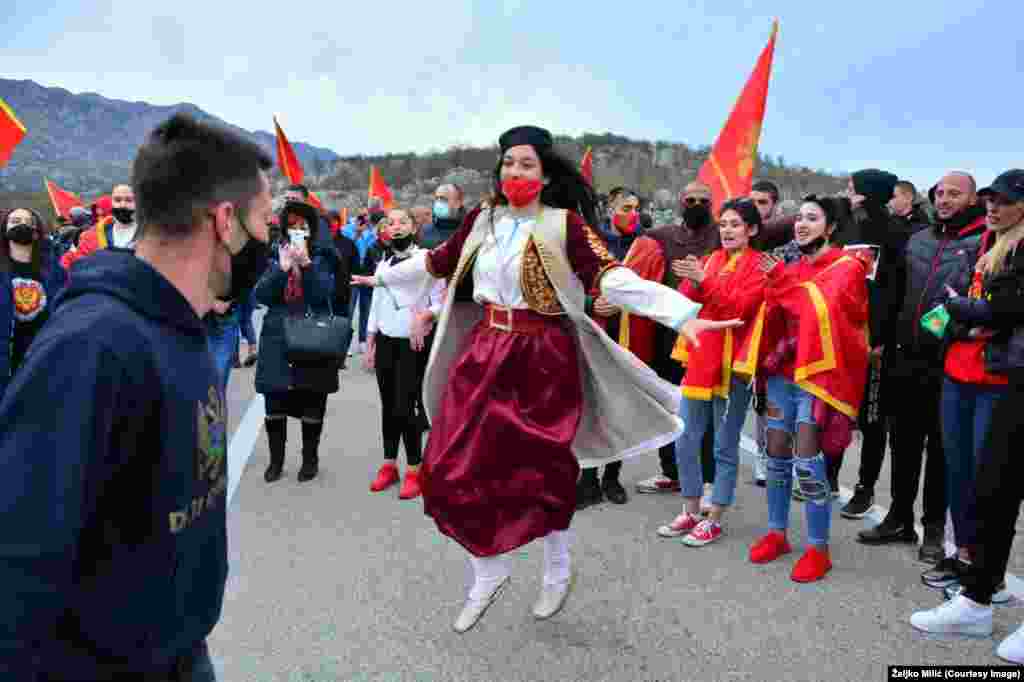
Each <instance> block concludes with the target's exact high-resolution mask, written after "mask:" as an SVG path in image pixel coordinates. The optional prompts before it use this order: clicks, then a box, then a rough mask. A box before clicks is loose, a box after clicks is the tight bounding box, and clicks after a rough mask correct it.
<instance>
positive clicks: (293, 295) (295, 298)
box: [284, 267, 302, 303]
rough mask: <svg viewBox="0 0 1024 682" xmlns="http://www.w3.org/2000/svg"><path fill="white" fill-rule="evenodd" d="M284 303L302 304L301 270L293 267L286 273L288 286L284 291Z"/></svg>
mask: <svg viewBox="0 0 1024 682" xmlns="http://www.w3.org/2000/svg"><path fill="white" fill-rule="evenodd" d="M284 302H285V303H296V302H299V303H301V302H302V268H298V267H293V268H292V269H291V270H289V271H288V286H286V287H285V289H284Z"/></svg>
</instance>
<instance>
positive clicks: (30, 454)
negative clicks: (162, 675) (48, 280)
mask: <svg viewBox="0 0 1024 682" xmlns="http://www.w3.org/2000/svg"><path fill="white" fill-rule="evenodd" d="M219 384H220V382H219V381H218V380H217V374H216V370H215V369H214V365H213V360H212V358H211V356H210V352H209V349H208V347H207V341H206V336H205V332H204V327H203V324H202V322H201V321H200V319H199V318H198V317H197V316H196V314H195V312H194V310H193V309H192V307H191V306H190V305H189V303H188V302H187V301H186V299H185V298H184V297H183V296H182V295H181V293H179V291H178V290H177V289H176V288H175V287H174V286H173V285H172V284H171V283H170V282H169V281H168V280H166V279H165V278H164V277H163V276H162V275H160V274H159V273H158V272H157V271H156V270H154V269H153V268H152V267H150V266H149V265H148V264H147V263H145V262H143V261H141V260H139V259H138V258H136V257H134V256H132V255H130V254H124V253H116V252H112V251H102V252H99V253H96V254H94V255H93V256H92V257H90V258H88V259H85V260H83V261H81V262H80V263H78V264H77V265H76V267H75V273H74V277H73V278H72V280H71V283H70V284H69V286H68V287H67V288H66V289H65V290H64V291H63V292H62V293H61V294H60V295H59V296H58V297H57V299H56V301H55V304H54V314H53V317H52V318H51V319H50V320H49V322H48V323H47V324H46V326H45V327H44V328H43V329H42V330H41V331H40V333H39V335H38V336H37V337H36V339H35V342H34V343H33V345H32V347H31V349H30V350H29V352H28V354H27V356H26V358H25V363H24V365H23V366H22V368H21V369H20V370H19V371H18V373H17V374H16V375H15V376H14V378H13V380H12V382H11V384H10V386H9V387H8V389H7V392H6V394H5V395H4V398H3V401H2V402H0V469H2V471H3V472H4V473H3V476H0V679H3V680H19V681H26V682H35V681H37V680H44V679H45V680H48V681H51V680H52V681H57V680H61V681H63V680H107V679H121V677H118V676H119V675H124V676H127V677H128V678H130V679H135V678H134V677H131V676H132V675H139V674H141V673H148V672H158V671H166V670H168V668H169V666H170V665H172V664H173V662H174V661H175V659H177V658H179V657H180V656H182V655H185V654H187V653H188V652H189V651H190V650H191V649H192V648H193V647H194V646H195V645H196V644H197V643H199V642H201V641H203V640H204V639H205V638H206V636H207V635H208V634H209V633H210V631H211V630H212V629H213V627H214V625H215V624H216V623H217V621H218V620H219V618H220V612H221V603H222V601H223V596H224V585H225V581H226V578H227V532H226V526H225V509H224V508H225V498H226V496H225V491H226V482H227V471H226V466H227V461H226V440H227V439H226V435H225V424H226V417H227V415H226V409H225V405H224V397H223V395H221V393H220V389H219Z"/></svg>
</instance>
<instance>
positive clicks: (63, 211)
mask: <svg viewBox="0 0 1024 682" xmlns="http://www.w3.org/2000/svg"><path fill="white" fill-rule="evenodd" d="M44 183H45V184H46V193H47V194H49V195H50V203H51V204H53V212H54V213H56V214H57V215H59V216H61V217H62V218H67V219H70V218H71V209H73V208H74V207H75V206H85V204H84V203H83V202H82V200H81V199H79V198H78V195H77V194H72V193H71V192H69V191H67V190H66V189H62V188H60V187H59V186H57V185H55V184H54V183H52V182H50V180H44Z"/></svg>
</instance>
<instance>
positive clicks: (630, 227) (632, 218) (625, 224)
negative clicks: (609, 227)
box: [612, 211, 640, 234]
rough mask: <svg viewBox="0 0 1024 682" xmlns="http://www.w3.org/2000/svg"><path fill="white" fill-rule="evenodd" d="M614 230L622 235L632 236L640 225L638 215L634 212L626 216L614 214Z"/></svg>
mask: <svg viewBox="0 0 1024 682" xmlns="http://www.w3.org/2000/svg"><path fill="white" fill-rule="evenodd" d="M612 222H613V223H614V224H615V228H616V229H617V230H618V231H619V232H621V233H622V234H633V233H634V232H636V228H637V226H638V225H639V224H640V215H639V214H638V213H637V212H636V211H630V212H629V213H627V214H626V215H623V214H621V213H616V214H615V216H614V217H613V218H612Z"/></svg>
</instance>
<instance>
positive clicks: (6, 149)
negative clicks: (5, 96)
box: [0, 99, 26, 166]
mask: <svg viewBox="0 0 1024 682" xmlns="http://www.w3.org/2000/svg"><path fill="white" fill-rule="evenodd" d="M25 132H26V130H25V126H24V125H22V123H21V121H19V120H18V117H17V116H15V115H14V112H13V111H11V108H10V107H9V106H7V102H4V101H3V100H2V99H0V166H3V165H4V164H6V163H7V161H8V160H10V158H11V154H13V153H14V148H15V147H17V146H18V143H19V142H21V140H22V139H23V138H24V137H25Z"/></svg>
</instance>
